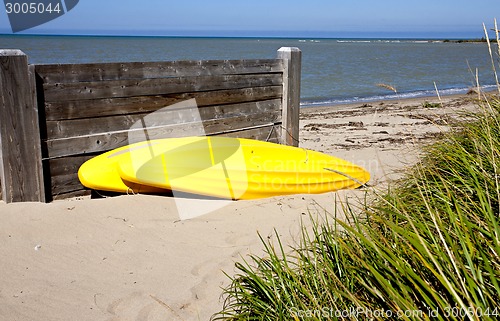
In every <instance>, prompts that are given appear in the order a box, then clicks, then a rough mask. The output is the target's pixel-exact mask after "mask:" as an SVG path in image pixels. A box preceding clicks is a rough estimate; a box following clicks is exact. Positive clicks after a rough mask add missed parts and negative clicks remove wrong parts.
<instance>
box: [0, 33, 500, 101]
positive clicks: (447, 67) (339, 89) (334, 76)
mask: <svg viewBox="0 0 500 321" xmlns="http://www.w3.org/2000/svg"><path fill="white" fill-rule="evenodd" d="M284 46H290V47H298V48H300V49H301V50H302V86H301V104H302V106H304V107H307V106H316V105H330V104H332V105H334V104H340V103H352V102H368V101H373V100H378V99H396V98H405V97H421V96H431V95H435V94H436V91H435V87H437V88H438V90H439V92H440V94H441V95H447V94H455V93H464V92H466V91H467V90H468V89H469V88H471V87H474V86H475V84H476V79H475V78H476V73H477V75H478V78H479V81H480V84H481V85H482V86H484V87H486V88H492V87H493V86H494V84H495V78H494V74H493V71H492V63H491V58H490V56H489V52H488V47H487V45H486V44H485V43H454V42H437V41H425V40H408V39H402V40H394V39H380V40H377V39H288V38H287V39H278V38H262V39H259V38H169V37H90V36H89V37H87V36H26V35H21V36H19V35H0V48H3V49H7V48H8V49H21V50H23V51H24V52H25V53H26V54H27V55H28V56H29V61H30V63H88V62H127V61H165V60H186V59H187V60H193V59H194V60H201V59H245V58H246V59H252V58H275V57H276V54H277V53H276V51H277V50H278V49H279V48H280V47H284ZM493 49H494V50H496V45H495V47H494V48H493ZM495 63H498V62H495ZM377 84H386V85H390V86H393V87H394V88H395V89H396V90H397V93H395V92H393V91H391V90H388V89H386V88H383V87H381V86H378V85H377Z"/></svg>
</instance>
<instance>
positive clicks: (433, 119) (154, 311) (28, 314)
mask: <svg viewBox="0 0 500 321" xmlns="http://www.w3.org/2000/svg"><path fill="white" fill-rule="evenodd" d="M425 102H429V103H425ZM474 108H475V104H474V102H473V99H471V97H468V96H449V97H445V98H443V100H442V101H438V100H437V99H436V98H422V99H411V100H400V101H397V100H395V101H384V102H372V103H366V104H364V105H361V104H357V105H349V106H333V107H322V108H303V109H302V113H301V133H300V146H301V147H305V148H309V149H314V150H318V151H321V152H325V153H328V154H331V155H334V156H336V157H341V158H344V159H346V160H349V161H351V162H353V163H355V164H358V165H361V166H363V167H365V168H366V169H367V170H368V171H370V173H371V176H372V179H371V181H370V183H369V187H367V188H364V189H359V190H354V191H339V192H335V193H326V194H321V195H292V196H283V197H273V198H266V199H261V200H253V201H237V202H230V203H229V204H228V205H226V206H224V207H222V208H219V209H217V210H215V211H214V212H211V213H209V214H206V215H203V216H200V217H196V218H193V219H189V220H180V217H179V213H178V212H177V208H176V204H175V201H174V200H173V199H172V198H168V197H160V196H148V195H124V196H118V197H110V198H103V199H90V198H80V199H71V200H62V201H54V202H52V203H50V204H40V203H18V204H5V203H3V202H0V220H1V223H0V256H1V260H0V271H2V273H0V284H1V287H0V319H1V320H110V321H111V320H114V321H117V320H208V319H209V318H210V316H211V315H212V314H213V313H215V312H217V311H219V310H220V309H221V308H222V305H223V301H222V298H221V297H220V295H221V293H222V290H221V288H223V287H226V286H228V284H229V279H228V278H227V277H226V276H225V275H224V273H223V271H224V272H226V273H228V274H229V275H233V274H234V273H236V272H237V271H236V270H235V268H234V262H236V261H242V259H243V258H248V255H249V254H254V255H258V256H260V255H263V251H262V248H263V246H262V243H261V240H260V237H262V238H263V239H264V240H270V241H273V240H275V239H276V236H275V233H277V234H278V235H279V237H280V238H281V240H282V242H283V243H284V244H290V245H293V244H296V243H295V242H297V241H298V236H299V233H300V228H301V224H303V225H304V226H309V225H310V219H311V217H312V218H314V217H316V216H318V215H319V216H321V215H323V214H324V213H326V212H328V213H335V211H336V206H337V205H338V204H339V203H340V202H341V201H344V200H345V199H346V198H349V199H350V200H351V201H352V202H355V201H356V199H363V197H364V196H365V195H366V193H367V192H369V191H371V190H373V189H377V188H380V189H383V188H384V187H385V186H386V185H387V184H389V183H390V182H391V181H392V180H394V179H396V178H398V177H400V176H401V174H402V173H403V172H404V170H405V169H406V168H407V167H408V166H410V165H412V164H414V163H415V162H416V161H417V160H418V157H419V154H420V146H422V145H424V144H427V143H430V142H432V140H433V139H436V138H437V137H439V135H440V133H441V132H442V131H445V130H447V129H448V128H449V124H450V123H451V122H452V121H453V120H454V119H456V118H459V117H460V116H459V113H458V111H460V110H464V109H468V110H472V109H474Z"/></svg>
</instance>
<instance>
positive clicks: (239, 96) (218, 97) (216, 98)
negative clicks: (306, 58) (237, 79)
mask: <svg viewBox="0 0 500 321" xmlns="http://www.w3.org/2000/svg"><path fill="white" fill-rule="evenodd" d="M282 95H283V86H282V85H281V84H280V85H278V86H266V87H253V88H241V89H228V90H217V91H202V92H190V93H180V94H165V95H152V96H136V97H127V98H103V99H92V100H71V101H57V102H46V103H45V117H46V119H47V120H48V121H53V120H65V119H79V118H92V117H102V116H113V115H128V114H138V113H148V112H154V111H156V110H158V109H160V108H163V107H166V106H170V105H173V104H175V103H178V102H181V101H184V100H188V99H196V103H197V105H198V106H199V107H205V106H212V105H225V104H235V103H244V102H253V101H261V100H269V99H277V98H278V99H281V97H282Z"/></svg>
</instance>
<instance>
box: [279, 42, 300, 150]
mask: <svg viewBox="0 0 500 321" xmlns="http://www.w3.org/2000/svg"><path fill="white" fill-rule="evenodd" d="M278 58H280V59H283V64H284V72H283V128H282V130H283V133H282V138H283V141H282V144H285V145H291V146H299V113H300V77H301V68H302V67H301V66H302V52H301V51H300V49H299V48H295V47H292V48H290V47H285V48H280V49H279V50H278Z"/></svg>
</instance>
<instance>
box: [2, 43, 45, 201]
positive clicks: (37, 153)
mask: <svg viewBox="0 0 500 321" xmlns="http://www.w3.org/2000/svg"><path fill="white" fill-rule="evenodd" d="M0 150H1V155H0V156H1V157H0V162H1V165H0V171H1V173H0V176H1V177H2V178H1V180H2V197H3V200H4V201H5V202H7V203H11V202H30V201H31V202H32V201H36V202H42V201H45V192H44V181H43V170H42V154H41V146H40V130H39V124H38V110H37V104H36V95H35V81H34V71H33V69H32V68H31V70H30V68H29V67H28V58H27V56H26V55H25V54H24V53H23V52H22V51H20V50H0Z"/></svg>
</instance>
